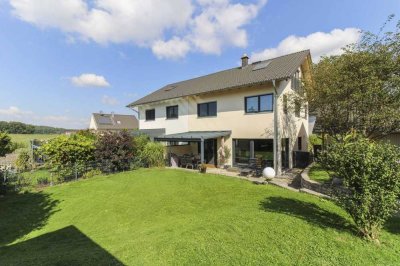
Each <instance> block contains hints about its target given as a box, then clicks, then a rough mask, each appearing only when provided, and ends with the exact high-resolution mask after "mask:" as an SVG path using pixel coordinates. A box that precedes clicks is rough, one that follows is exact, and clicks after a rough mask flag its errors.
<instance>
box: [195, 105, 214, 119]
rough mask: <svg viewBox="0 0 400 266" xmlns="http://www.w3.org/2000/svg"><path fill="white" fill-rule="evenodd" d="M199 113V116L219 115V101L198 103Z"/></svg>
mask: <svg viewBox="0 0 400 266" xmlns="http://www.w3.org/2000/svg"><path fill="white" fill-rule="evenodd" d="M197 115H198V116H199V117H205V116H217V102H209V103H199V104H198V105H197Z"/></svg>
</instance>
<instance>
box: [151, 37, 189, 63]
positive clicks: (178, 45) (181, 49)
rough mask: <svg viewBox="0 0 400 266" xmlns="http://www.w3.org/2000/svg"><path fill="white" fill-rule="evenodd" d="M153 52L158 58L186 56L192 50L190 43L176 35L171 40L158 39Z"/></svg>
mask: <svg viewBox="0 0 400 266" xmlns="http://www.w3.org/2000/svg"><path fill="white" fill-rule="evenodd" d="M151 49H152V51H153V53H154V54H155V55H156V56H157V58H159V59H162V58H167V59H176V58H182V57H185V56H186V54H187V53H188V52H189V50H190V46H189V43H188V42H187V41H184V40H181V39H180V38H178V37H174V38H173V39H171V40H169V41H166V42H165V41H161V40H159V41H156V42H155V43H154V44H153V46H152V48H151Z"/></svg>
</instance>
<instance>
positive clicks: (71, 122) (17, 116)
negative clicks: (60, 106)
mask: <svg viewBox="0 0 400 266" xmlns="http://www.w3.org/2000/svg"><path fill="white" fill-rule="evenodd" d="M0 121H20V122H23V123H27V124H33V125H45V126H53V127H63V128H71V129H80V128H87V127H88V126H89V118H77V117H72V116H67V115H44V116H43V115H38V114H35V113H33V112H32V111H25V110H21V109H20V108H18V107H16V106H10V107H9V108H6V109H0Z"/></svg>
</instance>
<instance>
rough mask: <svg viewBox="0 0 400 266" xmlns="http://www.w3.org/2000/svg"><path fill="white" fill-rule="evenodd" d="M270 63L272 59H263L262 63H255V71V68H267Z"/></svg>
mask: <svg viewBox="0 0 400 266" xmlns="http://www.w3.org/2000/svg"><path fill="white" fill-rule="evenodd" d="M270 63H271V60H268V61H262V62H260V63H257V64H255V65H254V67H253V71H254V70H259V69H263V68H266V67H267V66H268V65H269V64H270Z"/></svg>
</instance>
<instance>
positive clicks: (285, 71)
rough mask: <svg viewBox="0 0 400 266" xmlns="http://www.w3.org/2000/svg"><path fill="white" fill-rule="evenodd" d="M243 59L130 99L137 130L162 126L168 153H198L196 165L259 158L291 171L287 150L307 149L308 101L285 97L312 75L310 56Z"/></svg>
mask: <svg viewBox="0 0 400 266" xmlns="http://www.w3.org/2000/svg"><path fill="white" fill-rule="evenodd" d="M247 62H248V57H247V56H245V57H243V58H242V66H241V67H239V68H234V69H231V70H226V71H221V72H217V73H214V74H210V75H207V76H203V77H199V78H196V79H192V80H188V81H183V82H178V83H174V84H170V85H167V86H165V87H163V88H161V89H160V90H158V91H156V92H154V93H152V94H149V95H148V96H146V97H144V98H142V99H139V100H138V101H136V102H134V103H132V104H131V105H129V107H131V108H135V109H136V110H137V112H138V119H139V129H140V130H152V129H154V130H156V129H165V134H164V135H162V136H159V137H157V138H155V139H156V140H158V141H162V142H163V143H165V144H166V146H167V147H168V149H167V151H168V153H169V154H171V153H172V154H174V155H178V156H179V155H183V154H191V155H195V156H196V155H197V156H198V157H199V159H200V161H201V162H203V163H207V164H212V165H219V164H222V163H224V164H229V165H233V166H237V165H241V164H246V162H248V161H249V160H250V159H251V158H260V159H261V160H262V161H263V164H264V165H265V166H273V167H275V169H276V171H277V172H278V173H280V172H281V169H282V168H283V169H290V168H292V167H293V161H294V160H293V158H292V155H293V154H294V153H293V151H303V152H307V150H308V148H307V146H308V106H307V103H306V102H304V101H301V102H300V101H298V100H296V101H294V100H292V99H295V98H296V95H299V92H300V90H301V79H303V78H308V79H310V78H311V71H310V67H311V59H310V53H309V51H302V52H298V53H295V54H291V55H286V56H282V57H278V58H275V59H269V60H266V61H261V62H256V63H252V64H248V63H247ZM174 90H175V92H174ZM294 102H295V103H294ZM292 103H294V104H292ZM226 149H228V150H229V151H231V152H230V156H228V157H226V156H225V153H224V152H222V151H223V150H226ZM222 157H226V158H224V160H223V161H222V160H221V158H222Z"/></svg>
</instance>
